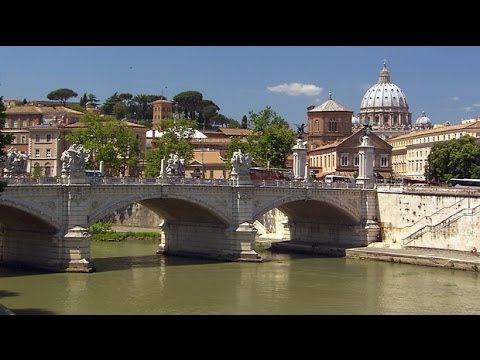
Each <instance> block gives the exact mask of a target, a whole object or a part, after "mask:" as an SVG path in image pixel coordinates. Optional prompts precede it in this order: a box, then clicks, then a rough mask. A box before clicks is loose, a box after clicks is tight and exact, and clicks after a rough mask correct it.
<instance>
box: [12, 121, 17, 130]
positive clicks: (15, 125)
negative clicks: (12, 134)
mask: <svg viewBox="0 0 480 360" xmlns="http://www.w3.org/2000/svg"><path fill="white" fill-rule="evenodd" d="M16 127H17V120H13V128H14V129H15V128H16Z"/></svg>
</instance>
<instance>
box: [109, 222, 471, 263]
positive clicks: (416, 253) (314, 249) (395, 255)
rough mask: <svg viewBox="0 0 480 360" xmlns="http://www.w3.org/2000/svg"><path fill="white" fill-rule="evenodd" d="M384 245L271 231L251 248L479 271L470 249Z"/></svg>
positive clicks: (124, 229) (122, 229) (130, 228)
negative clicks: (285, 237) (326, 241)
mask: <svg viewBox="0 0 480 360" xmlns="http://www.w3.org/2000/svg"><path fill="white" fill-rule="evenodd" d="M112 229H113V230H115V231H118V232H127V231H138V232H143V231H149V232H155V231H156V229H153V228H145V227H133V226H118V225H114V226H112ZM269 235H270V234H269ZM384 246H385V244H383V243H373V244H372V245H371V246H367V247H361V248H351V249H343V248H335V247H331V246H322V245H320V244H312V243H310V242H299V241H295V242H294V241H282V240H281V239H280V238H278V237H275V236H274V235H272V236H268V235H262V236H257V239H256V241H255V246H254V250H255V251H257V252H259V251H265V250H270V251H276V252H285V253H314V254H317V255H326V256H338V257H343V256H345V257H346V258H351V259H360V260H377V261H386V262H395V263H401V264H411V265H423V266H434V267H441V268H447V269H457V270H465V271H480V257H479V256H477V255H474V254H472V253H470V252H466V251H457V250H443V249H430V248H418V247H407V248H386V247H384Z"/></svg>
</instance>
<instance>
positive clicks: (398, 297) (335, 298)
mask: <svg viewBox="0 0 480 360" xmlns="http://www.w3.org/2000/svg"><path fill="white" fill-rule="evenodd" d="M155 250H156V244H155V243H154V242H152V243H149V242H134V241H133V242H132V241H129V242H123V243H92V250H91V251H92V256H93V258H94V263H95V265H96V267H97V272H95V273H92V274H73V273H68V274H67V273H53V274H52V273H37V272H31V271H25V270H19V269H17V270H15V269H6V268H0V278H1V288H0V302H1V303H2V304H4V305H5V306H7V307H9V308H10V309H12V310H14V311H16V312H18V313H20V314H35V313H38V314H302V315H309V314H479V313H480V303H478V302H477V298H478V294H477V292H478V291H477V289H478V285H480V284H479V280H478V274H477V273H473V272H463V271H456V270H445V269H438V268H428V267H422V266H414V265H406V264H396V263H385V262H375V261H362V260H354V259H345V258H322V257H312V256H302V255H288V254H272V253H264V254H262V256H263V257H264V259H265V260H266V261H265V262H264V263H235V262H216V261H210V260H198V259H189V258H182V257H172V256H171V257H169V256H163V255H154V252H155ZM19 275H21V276H19Z"/></svg>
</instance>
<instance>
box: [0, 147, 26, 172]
mask: <svg viewBox="0 0 480 360" xmlns="http://www.w3.org/2000/svg"><path fill="white" fill-rule="evenodd" d="M27 164H28V155H27V154H25V153H24V152H23V151H22V152H19V151H17V149H16V148H14V147H10V149H9V150H8V151H7V155H6V157H5V168H4V173H6V174H8V175H21V174H25V173H26V172H27Z"/></svg>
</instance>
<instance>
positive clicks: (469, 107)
mask: <svg viewBox="0 0 480 360" xmlns="http://www.w3.org/2000/svg"><path fill="white" fill-rule="evenodd" d="M463 111H465V112H472V111H473V107H472V106H465V107H464V108H463Z"/></svg>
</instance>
